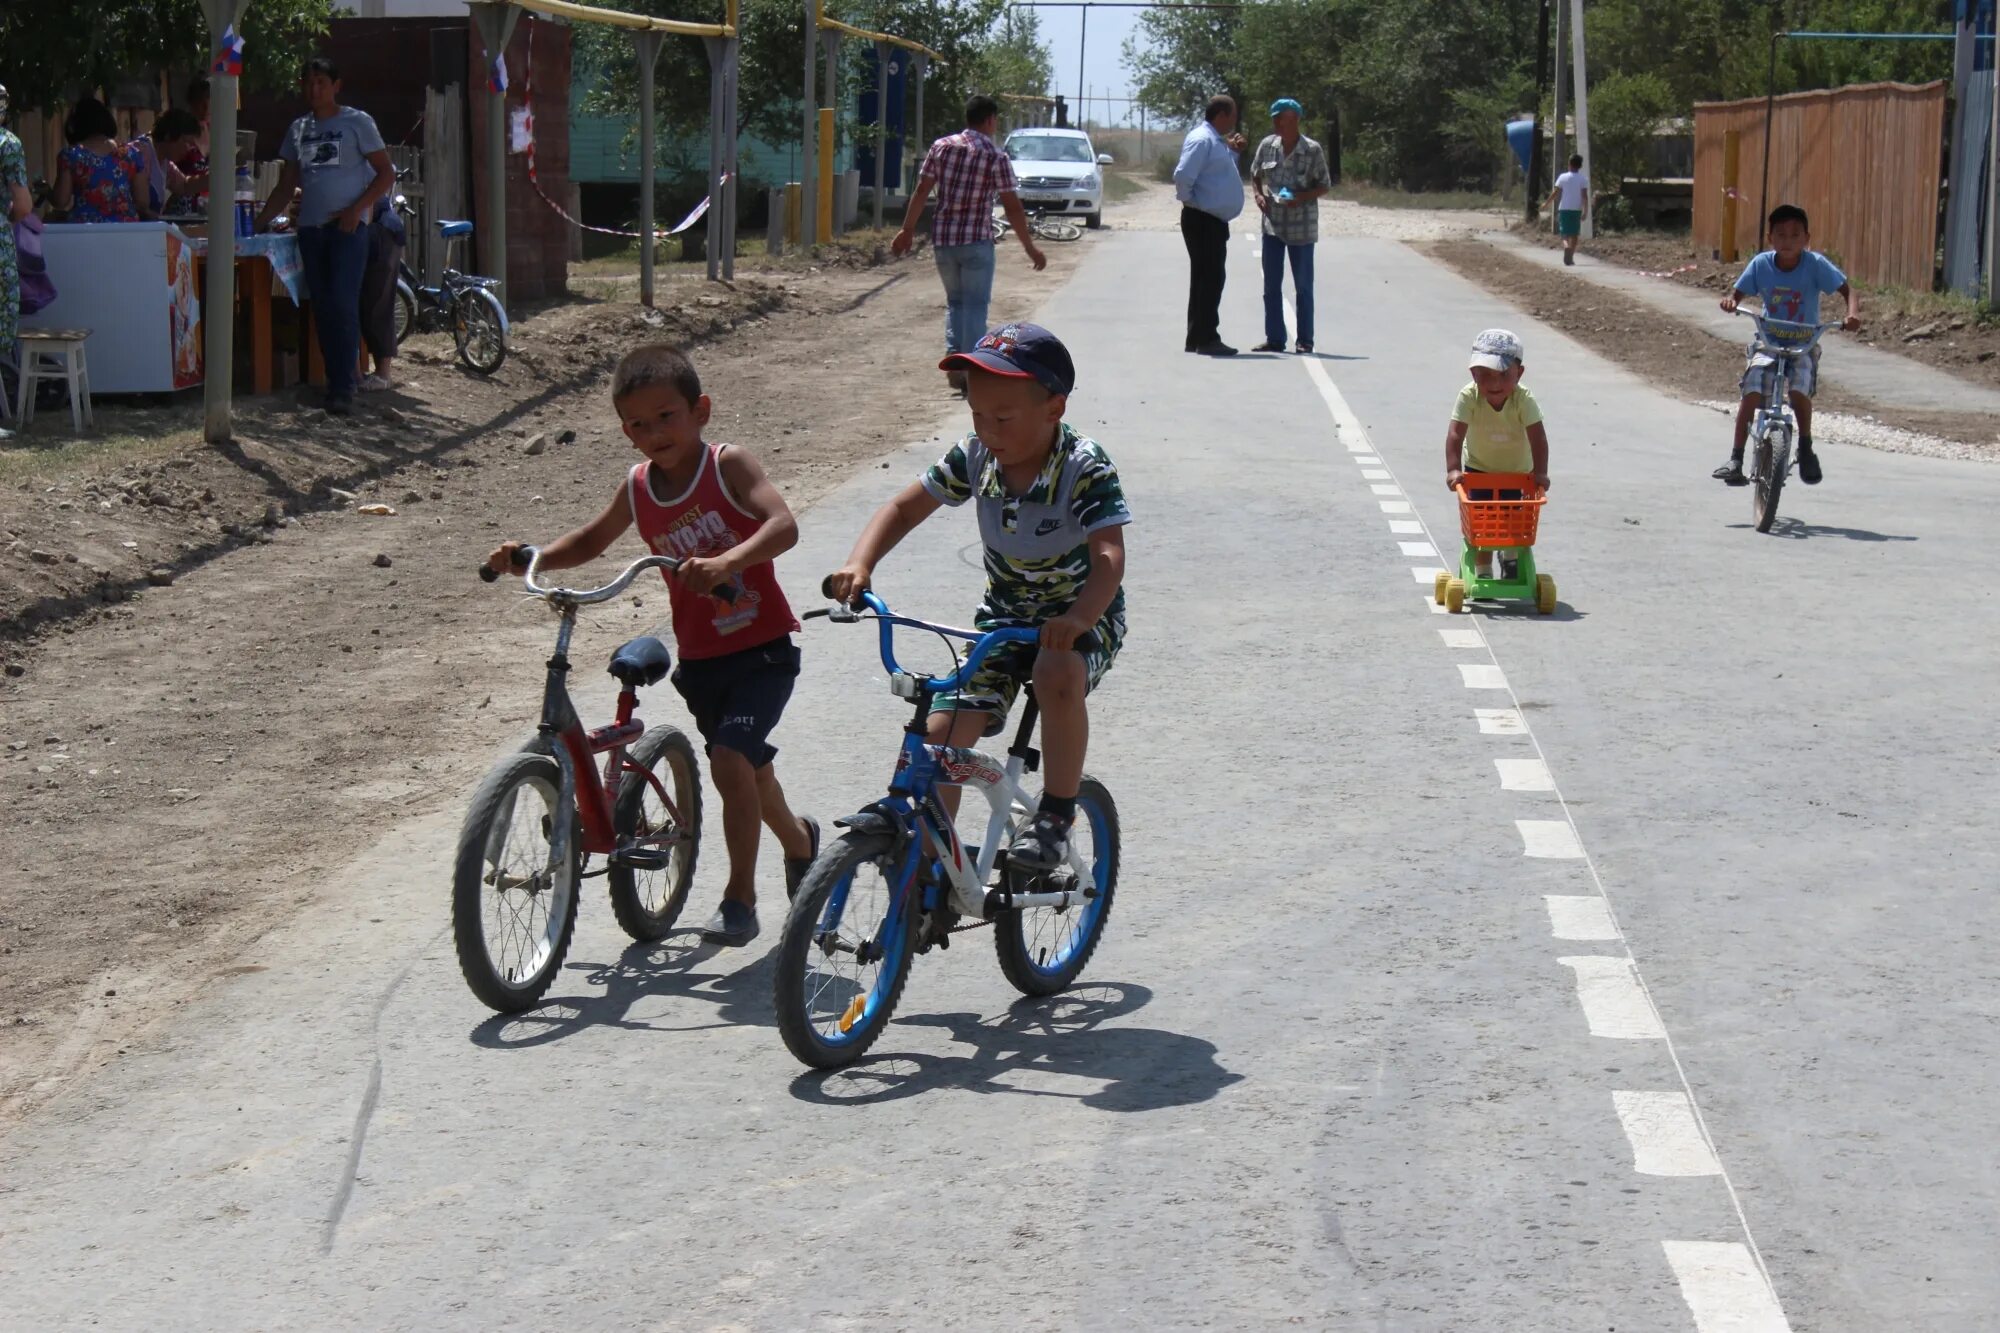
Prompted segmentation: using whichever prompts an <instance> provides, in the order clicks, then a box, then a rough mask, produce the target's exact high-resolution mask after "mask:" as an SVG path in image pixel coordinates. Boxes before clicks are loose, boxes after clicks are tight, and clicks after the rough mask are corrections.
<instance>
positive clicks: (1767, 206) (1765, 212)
mask: <svg viewBox="0 0 2000 1333" xmlns="http://www.w3.org/2000/svg"><path fill="white" fill-rule="evenodd" d="M1784 35H1785V34H1783V33H1782V32H1774V33H1772V34H1771V63H1770V65H1769V67H1768V68H1767V69H1766V70H1765V73H1764V183H1763V184H1762V185H1761V186H1759V187H1758V190H1757V248H1758V249H1759V250H1762V249H1763V248H1764V219H1765V218H1768V217H1770V216H1771V117H1772V114H1773V113H1774V112H1775V111H1776V109H1777V104H1778V39H1779V38H1780V37H1783V36H1784Z"/></svg>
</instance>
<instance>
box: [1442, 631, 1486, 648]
mask: <svg viewBox="0 0 2000 1333" xmlns="http://www.w3.org/2000/svg"><path fill="white" fill-rule="evenodd" d="M1438 637H1439V638H1441V639H1443V640H1444V646H1445V647H1447V648H1484V647H1485V646H1486V639H1485V638H1484V637H1483V636H1482V635H1481V634H1480V633H1479V631H1478V630H1476V629H1441V630H1439V631H1438Z"/></svg>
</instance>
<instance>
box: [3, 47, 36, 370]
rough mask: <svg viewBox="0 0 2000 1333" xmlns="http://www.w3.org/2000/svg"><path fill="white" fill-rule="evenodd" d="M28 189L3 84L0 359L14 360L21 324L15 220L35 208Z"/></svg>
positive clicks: (23, 158) (25, 165)
mask: <svg viewBox="0 0 2000 1333" xmlns="http://www.w3.org/2000/svg"><path fill="white" fill-rule="evenodd" d="M34 206H35V205H34V199H33V196H31V195H30V194H29V193H28V155H27V153H26V152H25V151H23V149H22V147H21V140H20V139H19V138H18V137H17V136H16V135H15V134H14V132H13V131H12V130H9V129H8V128H7V89H6V87H5V85H0V362H5V363H6V364H8V365H13V364H14V363H15V360H16V358H15V352H14V344H15V342H16V341H17V339H18V338H19V335H20V324H21V267H20V256H19V255H17V254H16V253H15V251H14V224H15V223H16V222H18V221H20V220H21V219H22V218H24V217H26V216H28V214H29V213H30V212H31V211H33V209H34Z"/></svg>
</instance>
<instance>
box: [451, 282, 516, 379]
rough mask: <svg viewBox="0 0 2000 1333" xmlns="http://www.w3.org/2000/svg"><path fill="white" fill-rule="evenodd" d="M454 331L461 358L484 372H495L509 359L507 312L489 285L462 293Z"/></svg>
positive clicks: (456, 311)
mask: <svg viewBox="0 0 2000 1333" xmlns="http://www.w3.org/2000/svg"><path fill="white" fill-rule="evenodd" d="M452 331H453V334H454V336H455V337H456V338H457V340H458V355H459V359H460V360H462V361H464V362H465V364H466V365H468V366H470V367H472V368H473V369H474V370H476V371H478V372H479V373H480V374H482V375H491V374H492V373H493V372H494V371H496V370H498V369H500V363H501V362H503V361H505V360H506V359H507V312H506V311H505V310H504V309H502V308H501V305H500V298H499V297H497V296H495V295H494V294H493V293H492V292H490V291H488V290H487V289H486V288H484V287H468V288H466V289H465V290H464V291H461V292H460V293H459V294H458V302H457V304H456V306H455V307H454V308H453V310H452Z"/></svg>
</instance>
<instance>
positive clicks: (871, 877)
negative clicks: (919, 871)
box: [776, 832, 916, 1069]
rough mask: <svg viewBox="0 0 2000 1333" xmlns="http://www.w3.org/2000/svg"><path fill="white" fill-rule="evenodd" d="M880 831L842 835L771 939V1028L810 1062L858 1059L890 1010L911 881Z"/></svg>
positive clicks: (896, 992)
mask: <svg viewBox="0 0 2000 1333" xmlns="http://www.w3.org/2000/svg"><path fill="white" fill-rule="evenodd" d="M893 847H894V844H893V843H892V842H891V840H890V839H889V838H888V837H887V836H885V835H883V834H879V833H866V834H864V833H854V832H849V833H845V834H843V835H841V837H840V839H839V840H838V841H837V842H834V843H833V844H831V845H830V846H828V847H827V848H826V849H825V850H823V851H822V852H821V853H820V854H819V858H818V859H817V860H815V861H814V862H813V865H812V869H811V870H810V871H808V872H807V874H806V878H805V882H804V883H802V884H800V885H799V896H798V897H797V898H796V899H795V900H793V903H792V909H791V913H790V915H788V916H787V917H786V918H785V936H784V940H783V942H782V943H781V944H780V945H779V947H778V980H777V987H776V992H777V993H776V1001H777V1010H778V1032H779V1033H780V1035H782V1036H783V1037H784V1039H785V1046H786V1048H787V1049H789V1050H790V1051H791V1053H792V1054H793V1055H795V1056H797V1057H798V1058H799V1059H800V1061H802V1062H803V1063H805V1064H807V1065H810V1066H812V1067H813V1068H814V1069H837V1068H839V1067H840V1066H841V1065H845V1064H851V1063H852V1062H854V1061H855V1060H858V1059H860V1058H861V1056H862V1055H863V1053H865V1052H866V1051H867V1050H868V1048H869V1047H870V1046H871V1045H873V1044H874V1042H875V1039H876V1038H877V1037H879V1036H881V1035H882V1029H883V1028H885V1027H887V1026H888V1024H889V1017H890V1015H891V1014H893V1013H894V1012H895V1009H896V1001H897V1000H898V999H899V998H901V996H902V994H903V983H904V982H905V981H906V980H908V978H909V972H910V943H911V940H910V935H911V923H912V922H913V921H914V920H915V917H916V913H915V910H914V909H915V904H914V903H913V902H912V901H910V895H911V893H913V892H914V887H912V888H911V889H910V890H909V891H908V892H905V893H903V894H901V895H900V896H899V895H898V894H897V892H896V887H897V886H896V884H895V879H896V876H897V875H899V874H900V873H901V871H902V867H901V866H899V865H897V864H895V863H894V862H893V860H892V859H891V857H892V854H893Z"/></svg>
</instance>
